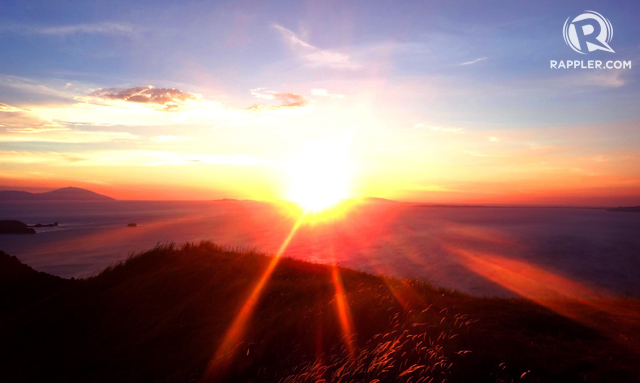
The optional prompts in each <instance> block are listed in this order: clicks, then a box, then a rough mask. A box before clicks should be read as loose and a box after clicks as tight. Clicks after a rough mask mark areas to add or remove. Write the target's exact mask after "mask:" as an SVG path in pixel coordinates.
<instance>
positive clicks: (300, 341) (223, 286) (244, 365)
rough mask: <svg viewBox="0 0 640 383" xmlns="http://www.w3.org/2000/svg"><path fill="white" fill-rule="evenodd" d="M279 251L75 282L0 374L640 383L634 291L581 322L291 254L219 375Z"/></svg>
mask: <svg viewBox="0 0 640 383" xmlns="http://www.w3.org/2000/svg"><path fill="white" fill-rule="evenodd" d="M272 259H273V258H272V257H270V256H268V255H265V254H261V253H258V252H256V251H255V250H249V251H242V250H239V251H238V249H235V250H233V249H226V248H222V247H220V246H217V245H215V244H213V243H211V242H202V243H200V244H185V245H183V246H175V245H164V246H157V247H156V248H155V249H152V250H150V251H147V252H144V253H141V254H138V255H135V256H131V257H129V258H128V259H127V260H126V261H124V262H121V263H119V264H116V265H113V266H111V267H108V268H107V269H105V270H104V271H103V272H101V273H100V274H98V275H96V276H93V277H91V278H88V279H82V280H75V281H68V282H67V283H65V284H64V285H62V286H61V287H60V288H59V289H57V290H54V292H52V293H51V294H50V295H48V296H47V297H45V298H42V299H40V300H38V301H37V302H35V303H34V302H29V303H28V304H25V305H23V306H21V307H20V308H19V309H16V310H14V311H13V312H12V313H10V314H7V315H5V316H4V317H2V318H0V321H1V322H0V381H3V382H5V381H6V382H26V381H30V382H45V381H47V382H48V381H65V382H200V381H207V380H211V381H229V382H236V381H237V382H258V381H260V382H287V383H289V382H290V383H293V382H321V381H326V382H443V381H446V382H515V381H518V382H520V381H529V382H584V381H587V382H601V381H611V382H614V381H627V382H629V381H639V380H640V367H638V366H637V360H638V356H639V355H638V352H637V351H638V350H634V348H633V345H634V344H638V342H637V341H639V340H640V337H636V336H637V331H636V330H637V328H640V326H638V324H640V321H638V316H637V315H633V313H634V312H635V313H636V314H637V313H640V310H636V309H635V308H637V307H639V306H638V301H637V300H634V299H621V300H619V301H616V302H611V303H612V304H618V305H621V307H622V306H624V307H626V308H627V309H629V308H630V309H631V311H630V312H631V314H630V315H629V316H628V317H625V320H617V319H616V317H611V316H610V315H609V314H606V313H604V312H599V311H593V312H590V311H586V310H585V313H584V315H585V318H584V319H585V320H584V321H583V320H581V321H580V322H581V323H577V322H576V321H574V320H570V319H567V318H565V317H563V316H560V315H558V314H555V313H554V312H552V311H550V310H548V309H546V308H544V307H542V306H539V305H537V304H535V303H533V302H529V301H526V300H521V299H497V298H477V297H472V296H468V295H464V294H461V293H457V292H455V291H446V290H442V289H438V288H435V287H433V286H431V285H429V284H427V283H423V282H420V281H415V280H398V279H394V278H387V277H383V276H374V275H370V274H366V273H362V272H357V271H354V270H350V269H345V268H334V267H332V266H327V265H319V264H312V263H307V262H302V261H297V260H293V259H288V258H283V259H281V260H280V261H279V263H278V266H277V267H276V269H275V271H274V273H273V274H272V276H271V278H270V280H269V282H268V283H267V284H266V286H265V288H264V290H263V291H262V294H261V298H260V299H259V300H258V302H257V304H256V305H255V307H254V308H253V310H252V315H251V317H250V319H249V321H248V322H247V325H246V327H245V329H244V331H243V332H242V334H241V336H240V337H238V338H237V341H236V342H234V343H233V347H232V348H231V349H230V350H228V351H227V352H226V353H225V354H224V355H223V357H224V358H228V359H229V360H230V363H229V364H228V365H225V368H224V370H223V371H222V372H221V373H220V374H218V375H216V376H215V378H214V377H212V376H211V375H207V374H206V373H205V372H206V371H207V368H208V366H210V365H211V362H212V360H213V359H215V357H216V355H218V357H220V356H219V354H217V351H218V348H219V346H220V344H221V342H222V340H223V338H224V337H225V334H227V330H228V329H229V327H230V325H231V324H232V323H233V321H234V319H235V318H236V315H237V314H238V312H239V311H240V310H241V307H242V305H243V303H244V302H245V301H246V298H247V297H248V296H249V294H250V292H251V291H252V289H253V288H254V286H255V284H256V281H257V280H258V279H259V278H260V276H261V275H262V273H263V272H264V270H265V269H266V268H267V266H268V265H269V263H270V262H271V261H272ZM336 275H338V276H339V280H340V281H341V283H340V287H341V291H342V293H343V294H337V293H336V284H335V280H336ZM341 303H342V305H341ZM567 304H569V302H568V303H567ZM341 309H342V310H341ZM341 313H342V316H341ZM608 315H609V316H608ZM345 317H347V318H350V319H351V320H350V321H346V325H347V326H346V327H345V321H344V320H341V318H345ZM345 328H347V329H348V330H349V331H345ZM617 333H619V334H624V336H623V337H619V336H615V335H612V334H617ZM345 334H347V335H345ZM625 337H626V341H625Z"/></svg>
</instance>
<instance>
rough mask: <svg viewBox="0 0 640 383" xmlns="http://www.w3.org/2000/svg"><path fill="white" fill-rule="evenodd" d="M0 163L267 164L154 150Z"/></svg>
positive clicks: (27, 154)
mask: <svg viewBox="0 0 640 383" xmlns="http://www.w3.org/2000/svg"><path fill="white" fill-rule="evenodd" d="M0 162H3V163H16V164H43V165H44V164H46V165H75V166H160V165H178V166H180V165H190V164H209V165H233V166H256V165H265V164H269V162H267V161H264V160H262V159H260V158H258V157H254V156H250V155H246V154H233V155H215V154H190V153H177V152H169V151H154V150H97V151H89V152H80V153H61V152H38V151H4V152H0Z"/></svg>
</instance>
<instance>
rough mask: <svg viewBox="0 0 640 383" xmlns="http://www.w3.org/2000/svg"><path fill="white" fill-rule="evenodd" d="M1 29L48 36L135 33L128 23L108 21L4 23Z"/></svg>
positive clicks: (134, 29)
mask: <svg viewBox="0 0 640 383" xmlns="http://www.w3.org/2000/svg"><path fill="white" fill-rule="evenodd" d="M3 31H7V32H13V33H25V34H39V35H50V36H68V35H75V34H92V35H95V34H107V35H133V34H135V33H137V29H136V27H134V26H132V25H130V24H122V23H109V22H105V23H94V24H73V25H56V26H39V25H24V24H5V25H4V26H2V27H0V32H3Z"/></svg>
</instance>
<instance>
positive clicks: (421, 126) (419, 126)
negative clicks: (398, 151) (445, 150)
mask: <svg viewBox="0 0 640 383" xmlns="http://www.w3.org/2000/svg"><path fill="white" fill-rule="evenodd" d="M413 127H414V128H416V129H424V128H428V129H429V130H432V131H434V132H442V133H458V134H459V133H462V131H463V129H462V128H443V127H442V126H427V125H425V124H422V123H419V124H415V125H413Z"/></svg>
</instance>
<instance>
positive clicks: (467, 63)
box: [458, 57, 487, 65]
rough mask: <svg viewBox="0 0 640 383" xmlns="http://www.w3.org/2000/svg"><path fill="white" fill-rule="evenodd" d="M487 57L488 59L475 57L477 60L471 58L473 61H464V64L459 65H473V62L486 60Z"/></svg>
mask: <svg viewBox="0 0 640 383" xmlns="http://www.w3.org/2000/svg"><path fill="white" fill-rule="evenodd" d="M486 59H487V58H486V57H480V58H477V59H475V60H471V61H467V62H463V63H462V64H458V65H473V64H475V63H478V62H480V61H484V60H486Z"/></svg>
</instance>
